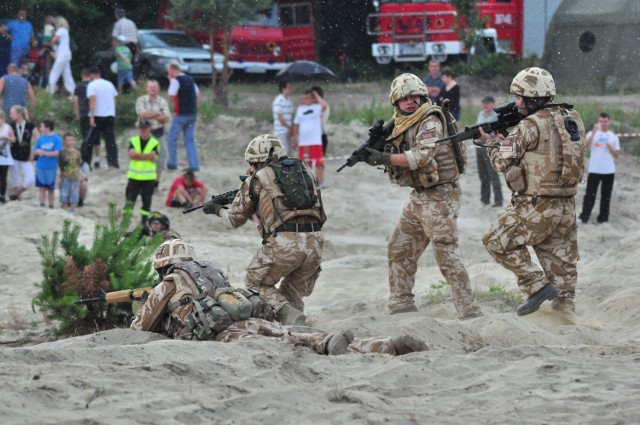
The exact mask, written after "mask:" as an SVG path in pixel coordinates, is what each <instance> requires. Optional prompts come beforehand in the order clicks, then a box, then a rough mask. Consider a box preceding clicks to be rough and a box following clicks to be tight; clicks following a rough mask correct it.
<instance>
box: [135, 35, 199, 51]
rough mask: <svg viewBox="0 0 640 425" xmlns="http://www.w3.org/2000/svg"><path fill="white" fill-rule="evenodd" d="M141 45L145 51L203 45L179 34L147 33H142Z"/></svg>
mask: <svg viewBox="0 0 640 425" xmlns="http://www.w3.org/2000/svg"><path fill="white" fill-rule="evenodd" d="M140 45H141V46H142V48H143V49H148V48H153V47H195V48H202V45H201V44H200V43H198V42H197V41H196V39H195V38H193V37H191V36H189V35H187V34H184V33H179V32H145V33H140Z"/></svg>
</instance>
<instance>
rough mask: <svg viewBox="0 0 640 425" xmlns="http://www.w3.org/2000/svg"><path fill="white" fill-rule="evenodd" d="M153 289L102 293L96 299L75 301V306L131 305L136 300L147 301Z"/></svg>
mask: <svg viewBox="0 0 640 425" xmlns="http://www.w3.org/2000/svg"><path fill="white" fill-rule="evenodd" d="M151 291H153V288H136V289H124V290H122V291H113V292H106V293H102V294H101V295H100V296H99V297H96V298H82V299H79V300H76V301H75V304H90V303H94V302H104V303H107V304H118V303H130V302H133V301H135V300H146V299H147V297H148V296H149V294H150V293H151Z"/></svg>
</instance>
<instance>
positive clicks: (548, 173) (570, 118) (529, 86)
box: [481, 67, 585, 316]
mask: <svg viewBox="0 0 640 425" xmlns="http://www.w3.org/2000/svg"><path fill="white" fill-rule="evenodd" d="M511 93H513V94H514V95H515V96H516V106H517V107H518V109H520V112H521V113H522V114H524V115H526V118H524V119H523V120H522V121H521V122H520V123H519V124H518V125H517V126H516V127H515V128H514V129H513V131H511V132H510V133H509V135H508V136H507V137H506V138H505V137H504V136H502V135H498V136H497V137H491V136H490V135H488V134H486V133H485V132H484V131H481V139H482V140H483V141H484V142H485V146H487V148H488V149H487V153H488V154H489V158H490V159H491V164H492V166H493V168H494V169H495V170H496V171H498V172H502V173H504V175H505V179H506V181H507V185H508V186H509V188H510V189H511V190H512V192H513V196H512V198H511V203H510V204H509V205H508V206H507V207H506V208H505V210H504V211H502V212H501V213H500V214H498V218H497V220H496V222H495V223H494V224H493V225H492V226H491V228H490V229H489V230H488V231H487V233H485V235H484V236H483V238H482V242H483V243H484V245H485V247H486V248H487V250H488V251H489V254H491V256H492V257H493V258H494V259H495V260H496V262H498V264H501V265H502V266H503V267H505V268H506V269H508V270H510V271H512V272H513V273H515V275H516V276H517V278H518V287H520V290H521V291H522V292H524V293H525V294H526V295H527V296H528V299H527V301H525V302H524V303H523V304H522V305H520V306H519V307H518V308H517V309H516V312H517V313H518V315H520V316H523V315H525V314H530V313H533V312H534V311H536V310H538V308H539V307H540V305H541V304H542V303H543V302H545V301H546V300H552V299H553V300H554V301H553V304H552V307H553V308H554V309H556V310H559V311H561V312H571V313H572V312H574V310H575V306H574V304H573V297H574V296H575V289H576V282H577V280H578V272H577V261H578V237H577V226H576V212H575V196H576V192H577V185H578V182H579V181H580V180H581V179H582V175H583V172H584V157H585V149H584V144H583V140H584V124H583V122H582V119H581V118H580V115H579V114H578V113H577V112H576V111H574V110H573V107H572V106H571V105H566V104H559V105H558V104H552V103H551V101H552V99H553V97H554V96H555V95H556V85H555V82H554V81H553V77H552V76H551V74H550V73H549V72H547V71H546V70H544V69H542V68H536V67H533V68H527V69H525V70H523V71H520V72H519V73H518V74H517V75H516V76H515V78H514V79H513V82H512V83H511ZM527 246H532V247H533V249H534V250H535V252H536V255H537V256H538V259H539V260H540V265H541V266H542V270H540V267H538V266H537V265H536V264H534V263H533V262H532V261H531V256H530V255H529V251H528V249H527Z"/></svg>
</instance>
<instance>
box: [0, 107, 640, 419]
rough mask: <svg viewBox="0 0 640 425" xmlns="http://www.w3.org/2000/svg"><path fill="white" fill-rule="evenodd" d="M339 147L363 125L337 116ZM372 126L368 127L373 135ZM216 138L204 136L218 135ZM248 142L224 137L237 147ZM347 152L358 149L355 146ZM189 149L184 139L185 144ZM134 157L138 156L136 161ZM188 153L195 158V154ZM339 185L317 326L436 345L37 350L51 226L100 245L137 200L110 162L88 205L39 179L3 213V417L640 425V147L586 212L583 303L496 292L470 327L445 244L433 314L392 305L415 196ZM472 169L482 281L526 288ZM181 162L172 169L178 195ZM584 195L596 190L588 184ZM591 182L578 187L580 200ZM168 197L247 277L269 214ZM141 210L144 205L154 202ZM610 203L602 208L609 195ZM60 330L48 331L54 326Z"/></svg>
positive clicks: (194, 231)
mask: <svg viewBox="0 0 640 425" xmlns="http://www.w3.org/2000/svg"><path fill="white" fill-rule="evenodd" d="M216 125H217V126H218V128H217V129H216V132H215V133H213V134H214V137H213V138H212V139H207V143H209V144H210V146H209V147H208V148H207V151H208V152H209V153H208V155H209V156H208V157H207V158H206V159H205V161H204V162H205V166H204V167H203V168H204V170H203V172H202V173H200V177H201V178H202V179H203V180H205V182H206V183H207V184H209V185H210V186H211V188H212V191H213V192H218V191H223V190H228V189H231V188H233V187H234V186H235V185H237V177H236V176H237V175H238V174H240V173H242V171H243V170H244V168H245V167H244V164H243V162H242V159H241V157H232V156H231V155H229V152H234V151H237V152H241V151H242V150H243V147H244V143H245V141H244V139H246V137H243V140H242V143H240V142H239V141H238V139H237V135H238V133H239V132H240V134H244V133H251V132H254V131H255V132H259V131H267V130H268V128H265V129H261V128H258V127H259V126H260V124H256V122H255V121H252V120H249V119H247V120H244V121H243V122H239V120H238V119H233V118H224V119H219V120H218V121H217V123H216ZM331 132H332V140H335V141H336V144H335V147H334V148H335V149H336V153H344V152H346V151H347V150H348V149H347V148H346V146H347V145H348V144H349V143H351V144H354V141H353V140H352V139H349V138H353V137H355V135H356V134H357V133H358V132H360V133H363V131H362V128H361V127H358V126H354V125H352V126H332V127H331ZM361 135H362V134H361ZM201 137H204V136H202V135H201ZM231 143H235V144H238V145H237V146H234V147H230V146H226V147H224V148H220V149H218V148H217V147H216V146H220V145H219V144H231ZM339 149H342V151H340V150H339ZM181 154H182V152H181ZM121 163H122V164H126V163H127V161H126V159H125V158H124V157H123V158H122V159H121ZM183 163H184V160H183ZM338 165H339V163H338V162H336V161H332V162H329V164H328V167H327V168H328V172H327V184H328V185H329V186H330V188H329V189H328V190H326V191H325V193H324V194H323V196H324V199H325V203H326V209H327V212H328V215H329V221H328V222H327V225H326V227H325V236H326V239H327V245H326V251H325V257H324V262H323V271H322V273H321V275H320V279H319V280H318V283H317V287H316V290H315V292H314V293H313V295H312V296H311V297H310V298H308V301H307V313H308V316H309V318H310V321H311V323H310V325H311V326H313V327H314V328H318V329H323V330H327V331H335V330H339V329H342V328H346V327H349V328H352V329H353V330H354V332H355V334H356V335H361V336H373V335H401V334H411V335H414V336H416V337H419V338H422V339H423V340H424V341H426V343H427V345H428V346H429V348H430V350H429V351H427V352H422V353H414V354H410V355H406V356H402V357H396V358H392V357H386V356H380V355H345V356H339V357H325V356H319V355H317V354H315V353H314V352H312V351H311V350H309V349H306V348H300V347H295V348H294V347H292V346H291V345H290V344H288V343H286V342H280V341H274V340H267V339H264V340H252V341H242V342H238V343H231V344H221V343H215V342H200V343H197V342H182V341H172V340H168V339H165V338H163V337H161V336H158V335H153V334H147V333H139V332H133V331H130V330H127V329H117V330H111V331H105V332H99V333H97V334H94V335H85V336H79V337H75V338H68V339H62V340H58V341H51V342H45V343H41V344H37V345H29V344H27V345H24V346H17V345H20V340H22V339H24V338H33V339H35V340H42V339H46V335H47V334H46V332H47V329H49V328H50V326H51V324H47V323H44V322H43V321H42V316H41V314H40V313H35V314H34V313H33V312H32V311H31V299H32V298H33V296H35V294H36V293H37V288H35V287H34V283H36V282H38V281H39V280H40V276H41V275H40V273H41V270H40V262H39V257H38V255H37V252H36V246H37V243H38V241H39V239H40V235H41V234H43V233H45V234H50V233H51V232H53V231H54V230H59V229H60V228H61V223H62V220H63V219H64V218H67V217H69V218H71V219H72V220H73V221H74V222H77V223H79V224H81V225H82V226H83V231H82V233H81V237H80V238H81V242H83V243H85V244H90V242H91V238H92V230H93V225H94V223H95V222H105V221H106V213H107V208H106V202H108V201H114V202H117V203H118V204H119V205H120V206H121V205H122V204H123V202H124V185H125V184H126V177H125V173H124V171H122V170H121V171H115V170H98V171H95V172H94V173H92V175H91V178H90V184H91V188H90V191H91V192H90V193H91V195H90V197H89V198H88V200H87V206H86V207H84V208H83V209H81V210H80V211H79V212H78V213H77V214H75V215H73V216H71V215H69V214H67V213H65V212H64V211H62V210H59V209H55V210H48V209H41V208H39V207H37V206H36V205H37V202H36V200H35V193H34V191H33V190H31V191H30V192H29V193H28V195H27V196H26V199H25V200H24V201H22V202H20V203H9V204H6V205H4V206H2V207H1V208H0V214H1V217H2V218H1V220H0V234H2V254H1V256H0V271H1V272H2V274H3V283H2V285H0V309H1V311H0V323H1V324H2V330H1V331H0V342H1V343H2V348H0V376H1V382H2V385H1V386H0V396H1V398H2V400H3V403H2V405H1V406H0V415H1V417H2V420H1V421H0V422H2V423H3V424H61V423H65V424H131V423H139V424H183V423H184V424H199V423H216V424H240V423H264V424H344V423H349V424H378V423H390V424H411V423H429V424H461V423H478V424H507V423H520V424H541V423H547V424H552V423H553V424H614V423H615V424H633V423H640V407H639V405H638V398H639V397H640V367H639V366H640V364H639V361H640V327H639V326H638V320H639V318H640V285H639V284H638V283H639V281H640V279H639V278H638V272H637V270H636V267H635V265H636V264H637V258H638V255H640V229H638V226H637V223H638V211H640V208H639V207H640V200H639V197H638V194H639V193H640V190H639V189H638V188H637V181H638V174H639V172H638V169H637V163H636V161H635V158H622V159H621V160H620V161H619V163H618V166H619V173H618V174H617V175H616V186H615V189H614V199H613V201H612V207H613V208H612V214H611V223H610V224H607V225H595V224H588V225H581V226H580V227H579V243H580V251H581V260H580V263H579V286H578V293H577V298H576V305H577V314H576V315H574V316H570V317H569V316H562V315H559V314H558V313H556V312H553V311H552V310H551V309H550V308H549V306H548V305H544V306H543V307H542V308H541V310H540V311H539V312H537V313H535V314H533V315H530V316H526V317H518V316H517V315H515V313H513V311H511V308H509V307H505V305H504V304H503V303H502V304H501V303H492V302H482V303H481V304H482V306H483V309H484V310H485V312H486V313H487V315H486V316H485V317H484V318H480V319H475V320H471V321H468V322H460V321H458V320H456V319H455V312H454V309H453V306H452V304H451V302H450V301H447V300H445V301H444V302H438V303H435V304H434V303H431V302H429V299H430V298H429V296H430V294H432V293H433V289H432V285H436V286H437V285H438V283H439V282H440V281H441V280H442V279H443V278H442V276H441V275H440V273H439V271H438V268H437V266H436V264H435V261H434V259H433V254H432V251H431V250H430V249H429V250H427V252H426V253H425V255H424V256H423V258H422V259H421V261H420V268H419V272H418V278H417V285H416V296H417V301H418V306H419V307H420V311H419V312H416V313H410V314H405V315H397V316H390V315H389V314H388V313H387V309H386V299H387V297H388V287H387V265H386V261H387V260H386V242H387V240H388V238H389V235H390V233H391V231H392V229H393V227H394V226H395V223H396V220H397V219H398V216H399V214H400V211H401V209H402V206H403V204H404V202H405V200H406V198H407V196H408V191H407V190H403V189H398V188H395V187H392V186H391V185H389V184H388V182H387V181H386V177H385V176H384V175H383V174H382V173H381V172H379V171H375V170H373V169H371V168H370V167H366V166H364V165H360V166H356V167H354V168H348V169H346V170H344V171H343V172H341V173H340V174H336V173H334V172H333V171H334V169H335V168H337V166H338ZM469 168H470V169H469V172H468V174H467V175H465V176H463V178H462V186H463V190H464V191H465V194H464V198H463V199H464V204H463V208H462V215H461V218H460V221H459V227H460V229H459V233H460V245H461V253H462V256H463V260H464V262H465V264H466V266H467V267H468V270H469V273H470V275H471V280H472V282H473V284H474V286H475V287H476V289H477V290H478V291H486V290H487V289H488V288H489V287H490V286H496V285H497V286H501V287H503V288H504V289H506V290H510V291H511V290H512V291H516V292H517V288H516V286H515V280H514V277H513V275H511V274H510V273H509V272H508V271H506V270H504V269H502V268H501V267H499V266H497V265H495V264H494V263H493V262H492V261H491V259H490V257H489V256H488V254H487V253H486V251H485V250H484V248H483V247H482V244H481V242H480V237H481V235H482V234H483V232H484V231H485V230H486V229H487V228H488V226H489V225H490V223H491V221H492V220H493V218H494V217H495V214H496V213H497V210H496V209H493V208H487V207H482V206H481V205H480V200H479V183H478V181H477V175H476V172H475V161H474V159H473V157H472V158H471V161H470V167H469ZM176 175H177V173H176V172H167V173H165V175H164V176H163V179H162V182H161V188H162V189H163V190H166V189H167V188H168V186H169V184H170V182H171V179H172V178H173V177H175V176H176ZM580 190H581V193H582V192H583V191H584V186H581V187H580ZM581 199H582V195H581V194H580V195H579V196H578V202H577V203H578V205H580V204H581ZM163 201H164V196H156V197H154V201H153V202H154V205H153V206H154V209H159V210H161V211H164V212H166V213H167V214H169V215H170V217H171V221H172V224H173V227H174V228H175V229H176V230H177V231H178V232H180V233H181V234H182V235H183V236H184V237H185V238H186V239H188V240H190V241H191V242H192V243H193V245H194V246H195V248H196V251H197V252H198V254H199V256H200V258H204V259H207V260H210V261H213V262H214V263H216V264H217V265H218V266H220V267H221V268H222V269H223V270H225V271H226V272H227V274H228V275H229V277H230V279H231V281H232V283H234V284H236V285H242V282H243V276H244V268H245V267H246V266H247V264H248V263H249V261H250V259H251V257H252V255H253V253H254V252H255V251H256V250H257V248H258V247H259V246H260V239H259V236H258V233H257V231H256V229H255V225H253V224H251V223H249V224H247V225H246V226H245V227H244V228H241V229H237V230H236V231H228V230H226V229H224V227H223V226H222V225H221V224H220V222H219V220H218V219H217V218H213V217H209V216H206V215H203V214H202V213H201V212H196V213H193V214H189V215H182V214H180V213H179V211H177V210H169V209H167V208H165V207H164V206H163ZM138 206H139V205H138ZM596 210H597V207H596ZM42 335H45V336H44V337H43V336H42Z"/></svg>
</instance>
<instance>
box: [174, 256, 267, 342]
mask: <svg viewBox="0 0 640 425" xmlns="http://www.w3.org/2000/svg"><path fill="white" fill-rule="evenodd" d="M169 273H178V274H179V275H180V276H181V277H182V278H184V279H186V280H189V281H191V282H193V283H194V284H195V286H196V287H197V288H198V291H199V293H198V294H192V295H190V296H186V297H183V298H181V299H180V301H177V302H174V303H171V304H169V306H168V310H169V313H170V314H171V313H172V312H173V311H174V310H175V309H176V308H178V307H180V306H183V305H187V304H189V305H191V307H192V311H191V312H190V313H189V315H187V317H185V319H184V322H181V321H180V320H179V319H178V318H177V317H175V316H174V315H173V314H172V315H171V318H172V321H173V322H174V323H175V325H177V326H172V328H174V327H177V328H178V329H179V330H178V335H176V337H179V338H181V339H201V340H206V339H213V338H214V337H215V335H216V334H217V333H218V332H221V331H223V330H225V329H226V328H228V327H229V326H230V325H231V324H233V322H238V321H242V320H246V319H248V318H250V317H251V314H252V312H253V310H254V308H255V307H254V304H255V302H253V301H250V300H248V299H247V298H246V297H245V296H244V295H243V293H242V292H241V291H239V290H237V289H235V288H233V287H231V286H229V282H228V281H227V278H226V277H225V276H224V274H223V273H222V272H221V271H220V270H219V269H218V268H216V267H215V266H214V265H213V264H211V263H209V262H207V261H185V262H182V263H178V264H176V265H175V266H173V267H172V268H171V269H169Z"/></svg>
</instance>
